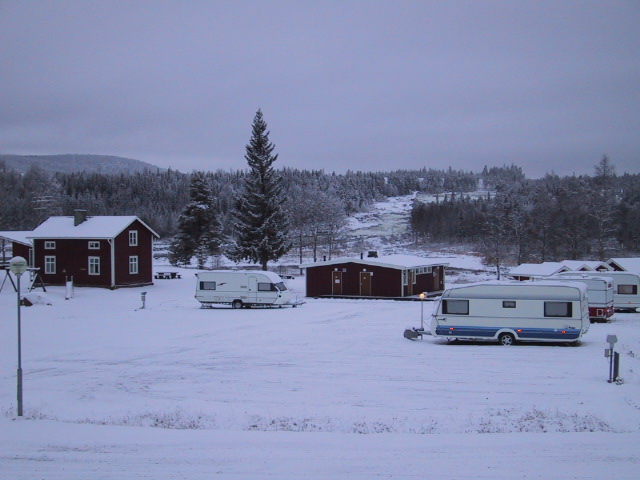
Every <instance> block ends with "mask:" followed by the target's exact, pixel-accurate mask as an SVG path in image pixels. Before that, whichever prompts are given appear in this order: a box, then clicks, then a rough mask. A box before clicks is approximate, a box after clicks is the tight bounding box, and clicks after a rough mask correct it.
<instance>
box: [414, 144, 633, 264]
mask: <svg viewBox="0 0 640 480" xmlns="http://www.w3.org/2000/svg"><path fill="white" fill-rule="evenodd" d="M504 173H506V171H502V172H501V176H502V178H503V180H502V181H499V182H497V183H496V184H495V185H494V186H495V189H494V191H493V192H486V193H485V194H484V195H483V196H480V197H476V198H472V197H471V196H470V195H465V194H461V195H460V194H458V195H455V194H447V195H446V196H444V197H443V198H442V199H441V201H438V202H435V203H434V202H428V203H427V202H415V203H414V206H413V209H412V212H411V226H412V229H413V232H414V234H415V235H416V239H417V241H419V242H427V243H428V242H453V243H466V244H473V245H476V246H478V248H479V249H480V250H481V251H482V252H483V253H484V255H485V257H486V259H487V260H489V261H490V262H492V263H493V264H494V265H496V266H499V265H502V264H505V263H514V264H520V263H527V262H530V263H537V262H544V261H558V260H564V259H574V260H575V259H599V260H605V259H607V258H609V257H611V256H614V255H615V254H616V253H620V252H627V253H631V252H638V251H640V176H639V175H629V174H625V175H622V176H617V175H616V174H615V169H614V167H613V165H612V164H611V162H610V161H609V159H608V158H607V157H603V159H602V161H601V162H600V163H599V164H598V165H597V166H596V167H595V175H594V176H592V177H590V176H570V177H562V178H561V177H558V176H557V175H553V174H548V175H546V176H545V177H544V178H541V179H535V180H527V179H524V177H519V178H516V177H512V178H507V177H505V175H504Z"/></svg>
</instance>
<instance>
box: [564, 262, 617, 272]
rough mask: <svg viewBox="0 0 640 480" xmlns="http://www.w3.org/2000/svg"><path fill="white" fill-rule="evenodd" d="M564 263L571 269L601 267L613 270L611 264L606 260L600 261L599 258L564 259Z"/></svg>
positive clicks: (587, 269)
mask: <svg viewBox="0 0 640 480" xmlns="http://www.w3.org/2000/svg"><path fill="white" fill-rule="evenodd" d="M560 263H562V265H565V266H567V267H569V270H573V271H578V270H586V271H589V270H597V269H599V268H605V269H607V270H612V268H611V266H609V265H608V264H607V263H605V262H599V261H597V260H563V261H562V262H560Z"/></svg>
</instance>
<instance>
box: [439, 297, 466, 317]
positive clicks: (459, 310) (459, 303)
mask: <svg viewBox="0 0 640 480" xmlns="http://www.w3.org/2000/svg"><path fill="white" fill-rule="evenodd" d="M442 313H452V314H456V315H469V300H443V301H442Z"/></svg>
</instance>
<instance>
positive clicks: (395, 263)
mask: <svg viewBox="0 0 640 480" xmlns="http://www.w3.org/2000/svg"><path fill="white" fill-rule="evenodd" d="M340 263H359V264H362V265H372V266H377V267H386V268H395V269H400V270H403V269H405V268H417V267H433V266H436V265H444V266H446V265H449V264H448V263H446V262H443V261H442V259H441V258H425V257H418V256H416V255H383V256H380V257H365V258H359V257H356V258H354V257H345V258H334V259H333V260H327V261H323V262H315V263H303V264H302V265H300V268H309V267H319V266H324V265H336V264H340Z"/></svg>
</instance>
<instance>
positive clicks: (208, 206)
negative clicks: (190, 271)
mask: <svg viewBox="0 0 640 480" xmlns="http://www.w3.org/2000/svg"><path fill="white" fill-rule="evenodd" d="M189 198H190V201H189V203H188V204H187V206H186V207H185V208H184V210H183V212H182V214H180V218H179V219H178V234H177V235H176V238H175V240H174V241H173V243H172V244H171V247H170V250H169V259H170V260H171V262H172V263H174V264H175V263H178V262H182V263H185V264H189V263H191V258H192V257H193V256H195V257H196V260H197V262H198V267H199V268H203V267H204V266H205V264H206V262H207V259H208V258H209V257H211V256H213V255H218V254H219V253H221V242H222V227H221V225H220V221H219V220H218V217H217V215H216V209H215V206H214V204H213V198H212V195H211V189H210V187H209V184H208V183H207V178H206V176H205V174H204V173H203V172H193V174H192V175H191V182H190V185H189Z"/></svg>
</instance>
